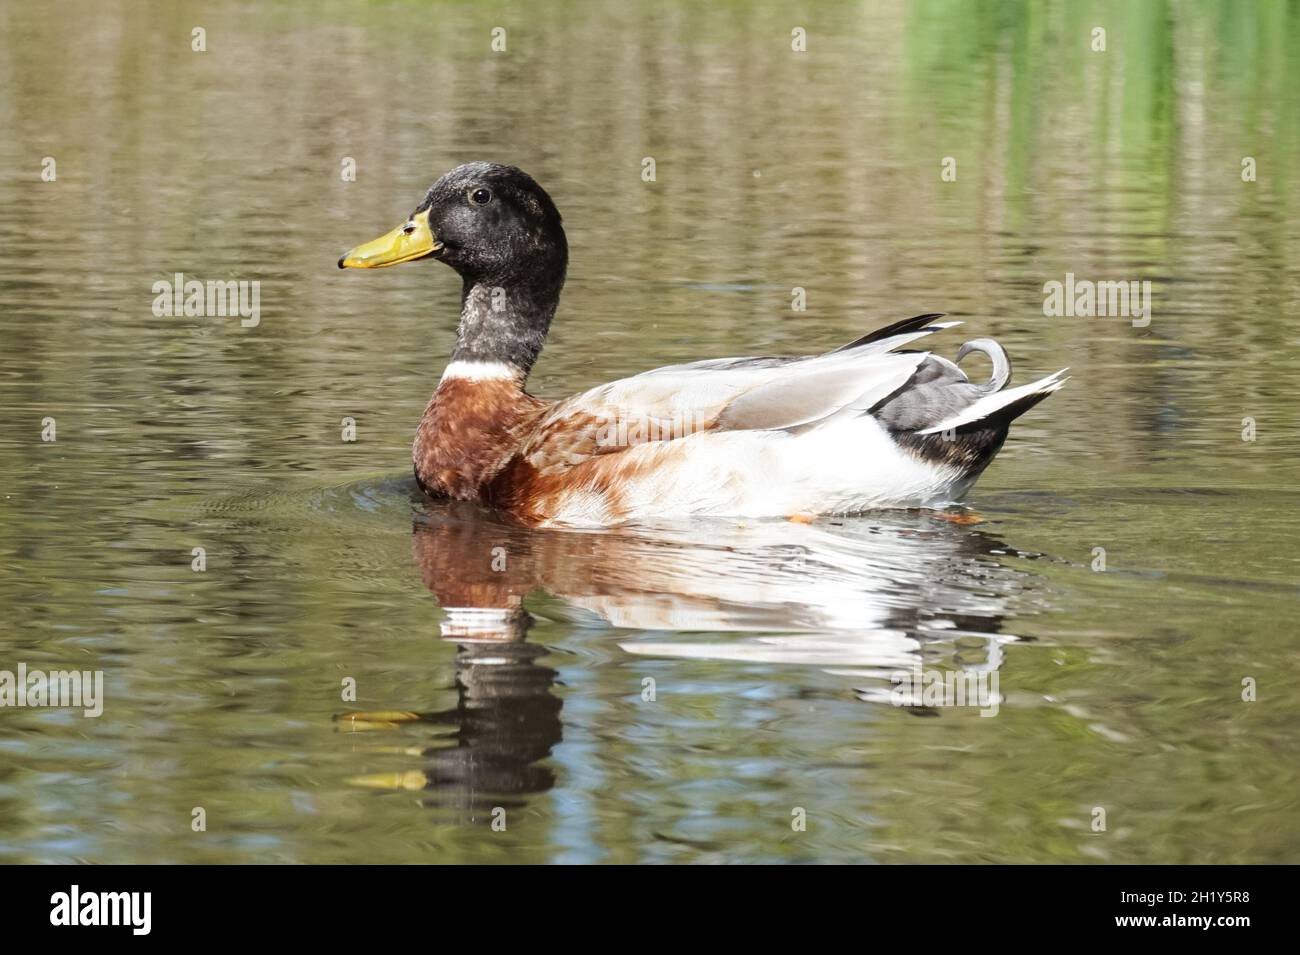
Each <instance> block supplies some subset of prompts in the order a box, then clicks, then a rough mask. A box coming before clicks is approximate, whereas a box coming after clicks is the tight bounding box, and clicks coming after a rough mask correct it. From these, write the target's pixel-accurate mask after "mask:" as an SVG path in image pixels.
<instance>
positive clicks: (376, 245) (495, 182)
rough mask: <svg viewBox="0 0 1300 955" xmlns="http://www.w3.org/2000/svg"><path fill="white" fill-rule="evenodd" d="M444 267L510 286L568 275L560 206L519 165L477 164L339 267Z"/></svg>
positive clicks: (441, 184)
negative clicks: (429, 262)
mask: <svg viewBox="0 0 1300 955" xmlns="http://www.w3.org/2000/svg"><path fill="white" fill-rule="evenodd" d="M424 258H435V259H438V260H439V261H441V262H446V263H447V264H448V265H450V266H451V267H452V268H453V269H455V270H456V271H457V272H459V273H460V274H461V276H463V277H464V278H466V279H470V280H473V281H476V282H487V283H491V282H496V283H497V284H500V285H504V286H510V285H513V284H516V282H517V281H518V280H519V279H521V278H526V277H531V276H535V275H537V274H538V273H543V272H545V273H549V274H551V275H554V274H555V273H556V272H557V271H558V272H559V273H560V274H561V275H563V273H564V269H565V267H566V266H567V264H568V244H567V242H566V241H565V238H564V227H563V226H562V225H561V224H560V213H559V210H557V209H556V208H555V203H554V202H552V201H551V197H550V196H548V195H547V194H546V190H545V189H543V188H542V187H541V186H539V185H538V184H537V183H536V182H535V181H534V180H533V177H532V176H530V175H528V173H526V172H524V171H523V170H522V169H516V168H515V167H514V166H502V165H499V164H498V163H491V162H471V163H465V165H463V166H457V167H456V168H455V169H453V170H452V171H451V172H449V173H447V174H446V175H445V176H443V177H442V178H441V179H439V180H438V181H437V182H435V183H434V184H433V186H432V187H430V189H429V191H428V193H427V194H426V195H425V197H424V200H423V201H422V202H421V203H420V204H419V205H418V206H416V207H415V211H414V212H412V213H411V215H410V216H409V217H408V218H407V220H406V221H405V222H403V223H402V224H401V225H399V226H398V227H397V228H396V229H394V230H393V231H392V232H389V233H388V234H387V235H384V236H381V237H380V238H378V239H375V240H373V241H371V242H367V243H365V244H364V245H359V246H357V247H356V248H355V249H352V250H351V251H350V252H348V253H347V254H346V255H344V256H343V257H342V258H341V259H339V268H341V269H349V268H351V269H380V268H386V267H388V266H390V265H398V264H399V263H402V262H413V261H415V260H416V259H424Z"/></svg>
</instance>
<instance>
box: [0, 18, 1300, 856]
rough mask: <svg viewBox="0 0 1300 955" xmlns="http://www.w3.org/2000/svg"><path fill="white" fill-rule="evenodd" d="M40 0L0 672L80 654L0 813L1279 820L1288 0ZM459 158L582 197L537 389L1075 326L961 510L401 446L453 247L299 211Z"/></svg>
mask: <svg viewBox="0 0 1300 955" xmlns="http://www.w3.org/2000/svg"><path fill="white" fill-rule="evenodd" d="M61 11H62V12H60V13H59V15H57V16H52V15H50V13H49V12H48V11H47V9H46V8H45V7H44V6H43V5H39V4H21V3H5V4H3V5H0V81H2V82H0V132H2V133H3V135H0V169H3V170H4V174H3V176H0V208H2V209H3V210H4V212H3V215H0V240H2V241H0V315H2V316H3V345H2V346H0V411H2V412H3V420H4V423H5V426H4V428H3V429H0V515H2V519H0V567H2V568H3V572H2V573H0V607H2V608H3V612H4V615H5V617H6V625H5V627H4V628H3V630H0V670H16V669H17V667H18V665H19V664H20V663H21V664H24V665H25V666H26V667H27V668H28V669H29V670H37V669H41V670H57V669H71V668H76V669H84V670H101V671H102V672H103V674H104V710H103V714H102V715H101V716H100V717H98V718H85V717H83V715H82V713H81V712H80V711H79V710H72V709H67V708H59V709H50V708H47V709H31V708H21V709H20V708H8V707H6V708H4V709H3V710H0V860H2V861H6V862H35V861H57V862H68V861H89V862H272V861H277V862H278V861H286V862H308V863H319V862H350V861H368V862H465V861H474V862H505V861H527V862H553V861H559V862H588V861H590V862H642V861H648V862H658V861H695V862H711V861H845V862H1068V863H1078V862H1113V863H1120V862H1173V863H1190V862H1251V861H1272V862H1296V861H1300V778H1298V777H1300V745H1298V744H1297V739H1296V733H1295V726H1296V725H1297V723H1300V689H1298V688H1297V679H1296V674H1297V668H1298V666H1300V650H1298V648H1297V639H1296V618H1297V613H1296V611H1297V606H1298V604H1297V598H1298V597H1300V586H1298V583H1297V582H1298V581H1300V545H1297V543H1296V542H1297V539H1300V506H1298V505H1300V495H1297V492H1296V488H1295V485H1296V479H1297V477H1298V476H1300V468H1298V467H1297V460H1298V458H1300V420H1298V415H1297V410H1296V402H1295V399H1294V396H1293V391H1292V389H1293V387H1294V382H1295V381H1296V379H1297V375H1298V374H1300V359H1297V349H1296V345H1297V331H1296V328H1297V325H1296V320H1295V318H1294V316H1295V314H1296V313H1297V310H1298V309H1300V267H1298V266H1297V261H1300V255H1298V253H1300V209H1298V208H1297V200H1298V197H1300V129H1298V123H1297V121H1298V120H1300V12H1298V11H1297V10H1296V8H1295V7H1294V6H1293V5H1292V6H1287V5H1284V4H1280V3H1277V4H1273V3H1261V4H1258V5H1255V4H1240V3H1233V2H1227V0H1224V2H1218V3H1216V2H1206V3H1198V4H1194V5H1193V4H1176V3H1168V4H1165V3H1159V2H1144V3H1127V2H1119V0H1116V2H1114V3H1100V4H1095V5H1088V4H1084V3H1068V4H1067V3H1052V2H1047V3H1040V2H1024V3H1015V2H1012V3H1001V4H987V5H984V4H979V5H977V4H970V3H966V2H957V0H952V2H927V3H917V4H901V3H900V4H891V3H884V4H870V5H866V6H857V5H852V4H838V3H831V4H824V5H822V4H819V5H817V6H816V7H815V8H812V9H811V10H810V11H809V12H806V13H804V12H801V13H799V14H797V15H796V14H794V13H791V12H789V11H788V10H787V9H786V5H784V4H779V3H758V4H753V5H741V4H720V5H713V4H710V5H704V4H701V5H698V6H695V5H690V4H682V3H654V4H650V3H645V4H640V3H633V4H618V5H601V4H596V3H576V2H575V3H560V4H547V5H545V6H533V5H528V4H523V3H518V4H493V3H487V4H477V3H475V4H470V3H463V4H458V3H452V4H438V5H436V6H435V5H426V4H423V3H416V2H396V0H393V2H374V3H368V4H356V3H344V2H341V0H325V2H320V3H305V2H304V3H283V4H279V3H277V4H259V3H253V2H246V3H240V2H224V3H216V4H212V3H204V4H188V3H176V4H165V5H148V6H146V5H143V4H134V3H129V2H126V0H75V2H71V3H66V4H63V5H61ZM196 27H201V28H202V29H203V30H204V31H205V32H204V34H203V38H204V43H205V45H206V49H205V50H204V51H202V52H196V51H195V50H193V49H192V42H193V30H194V29H195V28H196ZM496 27H503V28H504V29H505V34H504V37H505V43H506V49H505V50H504V51H500V52H497V51H494V50H493V49H492V42H493V29H494V28H496ZM796 27H802V28H803V29H804V30H805V31H806V37H807V40H806V43H807V49H806V52H802V53H800V52H795V51H793V50H792V49H791V42H792V35H791V31H792V30H793V29H795V28H796ZM1097 27H1102V28H1104V29H1105V31H1106V34H1105V43H1106V48H1105V50H1104V51H1102V50H1097V51H1094V50H1093V49H1092V47H1093V45H1094V43H1095V40H1094V34H1093V31H1094V28H1097ZM647 157H649V158H653V159H654V161H655V171H656V175H655V181H654V182H646V181H644V180H643V178H642V170H643V168H644V166H643V160H645V159H646V158H647ZM47 158H49V159H53V160H54V165H53V166H52V167H51V166H49V164H48V163H46V159H47ZM477 158H487V159H495V160H498V161H505V162H510V163H514V164H517V165H519V166H521V167H523V168H524V169H526V170H528V171H529V172H530V173H532V174H533V175H534V176H535V177H536V178H537V179H538V180H539V181H540V182H541V183H542V185H543V186H545V187H546V188H547V189H548V191H549V192H550V193H551V195H552V196H553V197H554V198H555V200H556V202H557V204H558V205H559V206H560V208H561V210H562V212H563V214H564V217H565V224H566V228H567V230H568V236H569V242H570V247H571V251H572V265H571V271H570V281H569V284H568V286H567V288H566V292H565V296H564V299H563V301H562V304H561V309H560V313H559V315H558V317H557V319H556V322H555V325H554V327H553V330H552V334H551V337H550V340H549V343H548V346H547V349H546V351H545V353H544V354H543V357H542V360H541V362H540V363H539V365H538V366H537V368H536V370H535V372H534V376H533V378H532V381H531V385H530V389H531V390H532V391H533V393H535V394H538V395H540V396H543V397H562V396H564V395H566V394H569V393H572V392H573V391H576V390H579V389H582V388H586V387H590V386H592V385H594V384H597V383H600V382H602V381H607V380H610V379H612V378H614V377H617V376H621V375H626V374H631V373H634V372H636V371H640V370H644V369H647V368H650V367H654V366H657V365H661V364H667V363H670V362H675V361H683V360H693V359H697V358H706V357H717V356H727V355H744V354H782V353H785V354H794V353H803V352H812V351H817V350H823V349H827V348H831V347H834V346H836V345H838V344H841V343H843V342H845V341H848V340H850V339H852V338H855V337H857V336H859V335H861V334H862V333H864V332H866V331H869V330H871V329H872V328H875V327H877V326H879V325H883V324H885V323H887V322H890V321H893V320H895V319H898V318H902V317H906V316H909V315H914V314H919V313H922V312H928V311H944V312H947V313H948V315H949V316H950V317H951V318H954V319H959V320H961V321H963V322H965V325H964V326H963V327H962V328H961V329H960V330H954V331H951V332H948V333H946V334H945V335H943V336H939V337H937V338H935V339H931V340H929V341H928V342H927V346H929V345H930V343H931V342H932V343H933V347H934V348H935V349H937V350H938V351H939V352H940V353H941V354H945V355H947V356H949V357H951V356H952V355H953V354H955V351H956V349H957V347H958V346H959V345H960V343H961V342H962V341H965V340H966V338H974V337H981V336H988V337H995V338H997V339H998V340H999V341H1001V342H1003V343H1004V344H1005V345H1006V347H1007V349H1008V351H1009V352H1010V354H1011V357H1012V360H1013V363H1014V365H1015V369H1016V371H1015V376H1016V377H1015V379H1014V380H1016V381H1021V382H1023V381H1028V380H1030V379H1031V377H1039V376H1041V375H1045V374H1047V373H1049V372H1052V371H1055V370H1056V369H1058V368H1061V367H1064V366H1067V365H1068V366H1070V369H1071V372H1070V373H1071V375H1072V376H1073V377H1072V379H1071V381H1070V383H1069V384H1068V385H1067V386H1066V387H1065V389H1064V390H1063V391H1061V392H1060V393H1058V394H1056V395H1054V396H1052V397H1051V398H1050V399H1049V400H1047V401H1046V402H1044V403H1043V404H1041V405H1039V406H1038V407H1037V408H1035V409H1034V410H1033V411H1032V412H1031V413H1030V414H1029V415H1027V416H1026V417H1025V418H1023V419H1021V420H1020V422H1018V423H1017V425H1016V426H1015V427H1014V428H1013V430H1012V434H1011V438H1010V440H1009V441H1008V443H1007V446H1006V447H1005V449H1004V450H1003V451H1002V453H1001V454H1000V456H999V457H998V459H997V460H996V461H995V463H994V464H993V465H992V466H991V467H990V469H989V470H988V472H986V474H985V475H984V477H983V478H982V480H981V481H980V483H979V484H978V485H977V486H976V488H975V489H974V490H973V491H972V492H971V494H970V495H969V499H968V504H969V507H970V515H971V516H976V515H977V516H978V519H979V522H978V523H955V522H953V521H949V520H943V519H940V518H939V517H938V516H936V515H933V514H927V513H920V512H895V513H882V514H875V515H868V516H863V517H856V518H842V519H841V518H837V519H834V520H829V519H823V520H819V521H817V522H815V523H813V524H807V525H805V524H798V523H791V522H787V521H779V520H777V521H745V522H740V521H714V522H696V523H691V524H683V525H671V524H665V525H662V526H655V527H637V528H620V529H616V530H610V531H603V532H586V531H525V530H521V529H519V528H516V527H514V526H512V525H510V524H508V523H506V522H505V521H503V520H501V519H500V518H499V517H496V516H494V515H492V514H488V513H483V512H481V511H478V510H477V509H474V508H471V507H463V506H447V505H445V504H436V503H431V502H428V501H425V500H423V499H422V497H421V496H420V494H419V492H418V490H417V489H416V488H415V486H414V484H413V482H412V480H411V479H410V477H409V445H410V440H411V437H412V434H413V431H414V427H415V424H416V422H417V421H418V419H419V416H420V413H421V411H422V410H423V407H424V403H425V402H426V400H427V398H428V396H429V393H430V391H431V390H432V388H433V386H434V384H435V382H436V380H437V378H438V376H439V374H440V373H441V369H442V366H443V364H444V362H445V358H446V355H447V353H448V351H449V349H450V346H451V343H452V341H453V337H454V329H455V320H456V310H457V302H458V294H459V284H458V282H457V281H456V279H455V277H454V276H453V275H452V273H451V272H450V271H449V270H447V269H445V268H443V267H441V266H439V265H436V264H433V263H419V264H415V265H410V266H404V267H402V268H397V269H393V270H390V271H384V272H377V273H353V272H340V271H339V270H338V269H337V268H336V267H335V262H336V260H337V258H338V256H339V254H340V253H341V252H343V251H344V250H346V249H347V248H349V247H351V246H352V245H354V244H356V243H357V242H359V241H363V240H366V239H370V238H372V237H373V236H375V235H378V234H379V233H380V232H383V231H386V230H388V229H389V228H391V227H392V226H393V225H394V224H395V223H396V222H397V221H398V220H399V218H400V217H401V216H403V215H405V214H406V213H407V212H409V211H410V209H411V208H412V207H413V206H414V205H415V203H416V201H417V200H418V199H419V198H420V196H421V195H422V194H423V191H424V190H425V189H426V188H427V186H428V185H429V183H430V182H432V181H433V180H434V179H435V178H437V177H438V176H439V175H440V174H441V173H442V172H444V171H446V170H447V169H449V168H451V167H453V166H454V165H457V164H458V163H460V162H464V161H467V160H470V159H477ZM945 159H952V160H953V161H954V162H953V163H947V164H946V165H945ZM1248 159H1249V160H1250V161H1249V162H1247V161H1246V160H1248ZM349 162H351V163H353V164H354V165H355V171H356V175H355V181H347V180H345V178H344V177H343V175H342V172H343V171H344V170H345V169H346V168H348V167H349ZM47 168H53V169H54V170H56V172H55V178H54V179H53V181H45V180H43V178H42V173H43V171H44V170H46V169H47ZM945 170H948V171H949V172H950V173H951V172H953V171H955V178H953V177H952V175H951V174H950V175H948V176H947V177H946V178H945V176H944V175H943V173H944V171H945ZM1248 170H1253V173H1254V177H1253V179H1251V178H1250V176H1249V174H1248V175H1247V177H1246V178H1245V179H1243V172H1244V171H1248ZM176 273H184V274H185V276H186V277H189V278H197V279H199V280H235V281H257V282H259V283H260V311H259V314H258V316H257V322H256V324H252V323H250V322H241V321H240V320H239V319H238V318H204V317H185V316H183V315H180V316H176V315H173V316H170V317H169V316H166V315H163V316H158V315H155V314H154V310H153V307H152V306H153V303H154V299H155V292H154V291H153V286H154V283H155V282H159V281H163V280H171V279H172V277H173V276H174V275H175V274H176ZM1067 275H1072V276H1074V278H1075V280H1090V281H1124V282H1129V281H1137V282H1142V281H1149V282H1150V283H1151V296H1152V297H1151V313H1150V321H1149V323H1147V322H1145V321H1144V320H1143V319H1141V318H1139V319H1137V320H1136V321H1134V320H1133V319H1131V318H1129V317H1123V316H1111V317H1093V318H1088V317H1080V316H1064V315H1062V316H1048V315H1045V314H1044V297H1045V296H1044V285H1045V284H1046V283H1049V282H1053V281H1060V282H1065V281H1066V276H1067ZM796 287H798V288H802V289H804V290H805V293H806V302H807V307H806V310H804V311H796V310H794V309H792V307H791V304H792V289H794V288H796ZM963 335H964V336H965V337H962V336H963ZM345 418H349V419H352V421H353V422H354V423H355V428H356V440H355V441H343V440H342V427H343V420H344V419H345ZM46 419H53V422H52V424H53V427H54V429H55V432H54V435H53V436H54V437H55V440H53V441H49V440H43V433H45V432H48V430H49V427H50V423H48V422H47V420H46ZM44 436H46V437H48V436H49V435H48V434H45V435H44ZM195 548H202V549H203V562H204V566H205V569H203V570H201V571H196V570H195V569H194V561H195V559H196V558H195V556H194V549H195ZM909 673H911V674H916V673H920V674H939V675H940V677H943V675H945V674H953V675H959V676H960V677H961V679H962V680H963V681H969V685H970V686H971V687H972V688H976V687H977V688H978V689H979V692H980V693H982V694H983V695H982V696H979V693H977V697H978V698H977V699H976V700H974V701H972V700H967V702H968V703H971V704H972V705H966V706H944V705H918V706H898V705H895V704H896V703H898V702H900V699H899V687H898V685H897V678H898V676H899V675H900V674H909ZM353 684H355V688H356V691H355V700H353V699H350V698H348V699H345V698H344V694H345V687H346V686H350V685H353ZM914 702H920V703H922V704H924V703H925V702H926V700H925V698H924V694H922V698H921V699H920V700H919V701H914ZM931 702H932V703H933V702H935V701H931ZM199 808H201V809H202V810H203V814H202V815H203V818H204V820H205V823H206V829H205V830H204V831H194V823H193V820H194V819H195V810H196V809H199ZM494 822H495V823H497V824H496V825H495V826H494Z"/></svg>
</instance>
